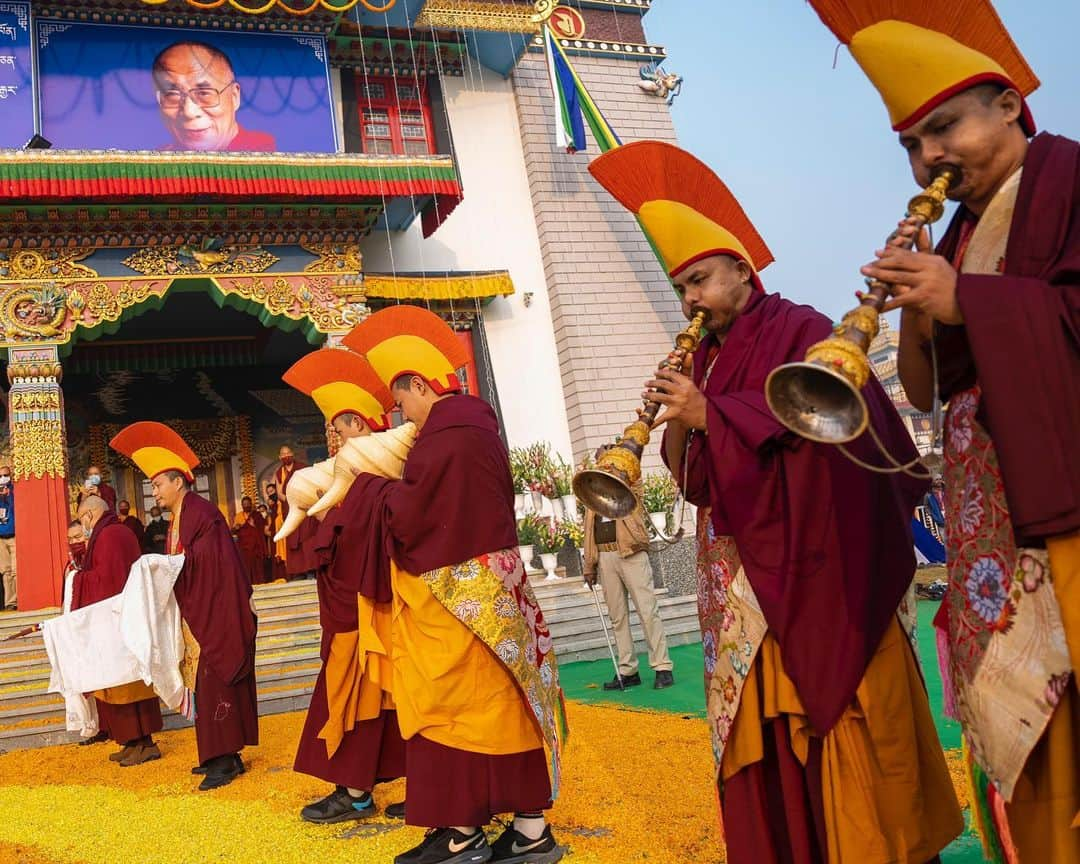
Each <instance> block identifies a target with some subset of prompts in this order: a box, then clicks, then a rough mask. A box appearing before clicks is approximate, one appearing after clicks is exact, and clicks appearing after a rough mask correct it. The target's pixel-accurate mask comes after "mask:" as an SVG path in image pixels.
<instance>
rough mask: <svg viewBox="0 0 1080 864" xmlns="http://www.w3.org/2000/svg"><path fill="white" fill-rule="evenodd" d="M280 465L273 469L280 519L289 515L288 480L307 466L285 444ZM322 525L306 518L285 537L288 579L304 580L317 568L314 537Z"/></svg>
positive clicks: (280, 452)
mask: <svg viewBox="0 0 1080 864" xmlns="http://www.w3.org/2000/svg"><path fill="white" fill-rule="evenodd" d="M278 460H279V462H280V464H279V465H278V467H277V468H276V469H275V470H274V483H275V485H276V487H277V493H278V506H279V508H280V511H281V518H282V519H285V518H286V517H287V516H288V515H289V502H288V501H287V500H286V499H285V493H286V492H288V490H289V480H290V478H291V477H292V476H293V474H294V473H296V472H297V471H299V470H300V469H301V468H304V467H306V466H305V465H304V463H303V462H300V461H299V460H297V458H296V457H295V456H294V455H293V451H292V447H290V446H289V445H288V444H285V445H283V446H282V447H281V449H280V450H279V451H278ZM318 530H319V526H318V525H317V524H316V522H315V520H314V519H311V520H307V519H305V520H304V522H303V523H302V524H301V525H300V528H299V529H298V530H296V531H294V532H293V533H292V534H290V535H289V536H288V538H287V539H286V540H285V552H286V554H285V573H286V576H287V578H289V579H303V578H306V577H307V576H310V575H311V574H312V573H313V572H314V570H315V567H316V562H315V551H314V549H313V548H312V540H313V538H314V536H315V532H316V531H318Z"/></svg>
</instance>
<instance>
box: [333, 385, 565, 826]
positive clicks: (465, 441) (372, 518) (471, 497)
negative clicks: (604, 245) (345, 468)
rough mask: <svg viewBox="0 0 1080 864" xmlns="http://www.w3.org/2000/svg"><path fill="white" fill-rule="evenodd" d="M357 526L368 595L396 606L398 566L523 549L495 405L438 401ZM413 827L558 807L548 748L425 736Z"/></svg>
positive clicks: (409, 814) (364, 496)
mask: <svg viewBox="0 0 1080 864" xmlns="http://www.w3.org/2000/svg"><path fill="white" fill-rule="evenodd" d="M350 495H354V496H355V504H356V509H355V510H354V511H352V512H351V513H350V514H349V515H348V518H349V519H350V521H351V522H352V523H359V524H364V525H368V526H369V528H368V530H367V531H366V532H364V533H363V534H362V535H361V536H360V537H358V538H357V548H356V557H357V561H358V562H362V563H363V568H362V571H361V573H360V576H359V580H360V584H359V586H358V589H359V591H360V593H362V594H363V595H364V596H365V597H369V598H371V599H373V600H376V601H378V602H388V601H389V600H390V599H391V597H392V592H391V588H390V562H389V557H390V556H392V557H393V559H394V561H395V562H396V563H397V564H398V566H400V567H401V568H402V569H404V570H407V571H408V572H410V573H416V574H419V573H423V572H425V571H427V570H433V569H435V568H437V567H445V566H447V565H450V564H458V563H460V562H462V561H467V560H469V559H470V558H475V557H476V556H478V555H482V554H484V553H486V552H494V551H496V550H499V549H507V548H510V547H513V546H516V545H517V525H516V523H515V521H514V487H513V481H512V480H511V477H510V462H509V458H508V455H507V452H506V446H505V445H504V444H503V442H502V439H501V438H500V437H499V424H498V420H497V419H496V417H495V412H494V411H492V410H491V406H490V405H488V404H487V403H486V402H484V401H483V400H482V399H478V398H476V397H475V396H463V395H457V396H451V397H448V398H446V399H442V400H440V401H438V402H436V403H435V404H434V405H433V406H432V408H431V414H430V415H429V416H428V419H427V422H426V423H425V424H424V428H423V429H422V430H421V431H420V434H419V435H417V438H416V444H415V445H414V446H413V449H412V451H411V452H410V453H409V457H408V459H407V460H406V462H405V473H404V476H403V477H402V479H401V480H400V481H397V480H387V479H385V478H382V477H375V476H374V475H372V474H361V475H360V476H358V477H357V478H356V481H355V482H354V483H353V486H352V489H351V490H350ZM405 746H406V771H405V777H406V782H407V790H408V791H407V794H406V800H405V806H406V810H405V820H406V822H408V824H410V825H422V826H425V827H440V826H446V825H486V824H487V823H488V822H489V821H490V820H491V817H492V816H493V815H495V814H496V813H506V812H513V811H537V810H542V809H544V808H547V807H549V806H551V782H550V778H549V777H548V769H547V759H546V758H545V754H544V751H543V748H537V749H535V750H529V751H527V752H525V753H515V754H511V755H505V756H490V755H485V754H482V753H473V752H470V751H466V750H458V749H455V748H452V747H446V746H444V745H442V744H436V743H435V742H433V741H429V740H427V739H425V738H424V737H423V736H422V735H415V736H413V738H411V739H409V740H408V741H406V742H405Z"/></svg>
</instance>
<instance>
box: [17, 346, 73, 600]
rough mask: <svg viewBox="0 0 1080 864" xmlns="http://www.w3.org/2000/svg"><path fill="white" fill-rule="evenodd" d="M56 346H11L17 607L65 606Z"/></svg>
mask: <svg viewBox="0 0 1080 864" xmlns="http://www.w3.org/2000/svg"><path fill="white" fill-rule="evenodd" d="M60 375H61V367H60V361H59V356H58V354H57V349H56V346H55V345H33V346H29V345H28V346H25V347H12V348H10V349H9V351H8V380H9V381H10V382H11V391H10V392H9V394H8V420H9V427H8V428H9V430H10V435H11V467H12V471H13V474H14V477H13V479H14V481H15V555H16V562H17V569H16V578H17V580H18V597H19V609H20V610H23V611H26V610H33V609H44V608H47V607H50V606H59V605H60V602H61V598H62V595H63V573H64V566H65V564H66V562H67V526H68V522H69V521H70V518H71V516H70V513H71V510H70V507H69V504H68V494H67V479H66V474H67V436H66V433H65V431H64V400H63V394H62V393H61V391H60Z"/></svg>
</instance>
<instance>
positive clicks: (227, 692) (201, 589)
mask: <svg viewBox="0 0 1080 864" xmlns="http://www.w3.org/2000/svg"><path fill="white" fill-rule="evenodd" d="M111 446H112V447H113V448H114V449H116V450H117V451H119V452H120V453H122V454H124V455H125V456H127V457H128V458H129V459H131V460H132V461H133V462H135V464H136V465H138V467H139V469H140V470H141V471H142V472H143V473H144V474H145V475H146V476H147V477H149V478H150V486H151V489H152V491H153V495H154V500H155V501H156V502H157V504H158V506H159V507H161V508H163V509H165V510H168V511H169V512H170V513H171V514H172V521H171V523H170V526H169V528H170V530H169V537H168V541H167V547H166V552H167V553H168V554H170V555H180V554H182V555H183V556H184V566H183V569H182V570H181V571H180V576H179V578H178V579H177V580H176V584H175V586H174V587H173V593H174V594H175V596H176V602H177V605H178V606H179V607H180V616H181V618H182V623H183V629H184V642H185V646H186V652H185V657H184V662H183V665H182V669H181V671H182V672H183V673H184V683H185V685H187V686H188V687H189V689H191V690H192V691H193V693H194V705H195V740H196V743H197V745H198V751H199V765H198V766H197V767H196V768H195V769H194V771H193V773H196V774H203V775H205V776H204V777H203V780H202V782H201V783H200V784H199V789H200V791H206V790H209V789H217V788H219V787H221V786H225V785H226V784H228V783H231V782H232V781H233V780H235V779H236V778H237V777H238V776H239V775H240V774H242V773H243V772H244V763H243V762H242V761H241V759H240V750H242V749H243V748H244V747H245V746H246V745H255V744H258V743H259V712H258V701H257V697H256V692H255V632H256V620H255V614H254V612H253V607H252V605H251V582H250V580H249V579H248V577H247V573H246V572H245V570H244V565H243V563H242V562H241V560H240V554H239V553H238V552H237V551H236V544H235V543H233V540H232V537H231V536H230V533H229V526H228V523H226V521H225V517H224V516H222V515H221V512H220V511H219V510H218V509H217V507H215V506H214V505H213V504H211V503H210V502H209V501H207V500H205V499H204V498H201V497H200V496H199V495H197V494H194V493H193V492H192V489H191V487H192V484H193V482H194V470H195V467H196V466H197V465H198V464H199V460H198V457H197V456H195V454H194V452H193V451H192V450H191V448H190V447H189V446H188V445H187V444H186V443H185V442H184V440H183V439H182V438H181V437H180V436H179V435H177V434H176V432H174V431H173V430H172V429H170V428H169V427H167V426H165V425H164V424H161V423H152V422H140V423H133V424H131V425H130V426H128V427H126V428H125V429H123V430H121V431H120V433H118V434H117V435H116V437H114V438H113V440H112V442H111Z"/></svg>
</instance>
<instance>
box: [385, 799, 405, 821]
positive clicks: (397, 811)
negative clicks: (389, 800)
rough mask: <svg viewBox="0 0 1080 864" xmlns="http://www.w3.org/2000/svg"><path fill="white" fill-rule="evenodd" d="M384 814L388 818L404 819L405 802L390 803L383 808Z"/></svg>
mask: <svg viewBox="0 0 1080 864" xmlns="http://www.w3.org/2000/svg"><path fill="white" fill-rule="evenodd" d="M383 815H384V816H386V818H387V819H404V818H405V802H404V801H398V803H397V804H390V805H388V806H387V807H386V809H384V810H383Z"/></svg>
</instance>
